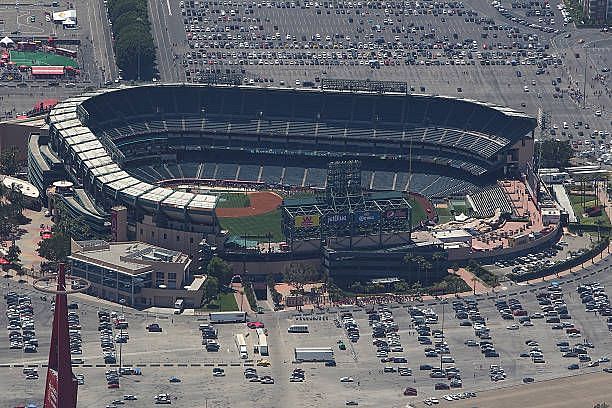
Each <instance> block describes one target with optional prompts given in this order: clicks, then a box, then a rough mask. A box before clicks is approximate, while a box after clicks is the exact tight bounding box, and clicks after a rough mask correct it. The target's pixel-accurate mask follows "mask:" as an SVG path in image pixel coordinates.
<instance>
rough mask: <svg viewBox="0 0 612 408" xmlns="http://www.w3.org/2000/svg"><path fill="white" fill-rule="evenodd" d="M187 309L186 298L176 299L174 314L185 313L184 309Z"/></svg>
mask: <svg viewBox="0 0 612 408" xmlns="http://www.w3.org/2000/svg"><path fill="white" fill-rule="evenodd" d="M184 309H185V300H183V299H180V298H179V299H176V302H174V314H181V313H183V310H184Z"/></svg>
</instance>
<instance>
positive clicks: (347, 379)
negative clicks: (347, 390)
mask: <svg viewBox="0 0 612 408" xmlns="http://www.w3.org/2000/svg"><path fill="white" fill-rule="evenodd" d="M353 381H355V380H354V379H353V377H341V378H340V382H353Z"/></svg>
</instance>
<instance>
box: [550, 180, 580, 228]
mask: <svg viewBox="0 0 612 408" xmlns="http://www.w3.org/2000/svg"><path fill="white" fill-rule="evenodd" d="M553 191H554V192H555V198H556V199H557V201H558V202H559V204H561V207H563V209H564V210H565V211H567V214H568V216H569V222H578V219H577V218H576V214H574V207H572V203H571V202H570V199H569V197H568V196H567V191H565V186H563V184H553Z"/></svg>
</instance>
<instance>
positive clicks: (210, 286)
mask: <svg viewBox="0 0 612 408" xmlns="http://www.w3.org/2000/svg"><path fill="white" fill-rule="evenodd" d="M202 289H203V291H204V294H203V296H204V301H205V302H209V301H210V300H211V299H213V298H214V297H215V296H217V295H218V294H219V280H218V279H217V278H215V277H214V276H207V277H206V280H205V281H204V286H203V288H202Z"/></svg>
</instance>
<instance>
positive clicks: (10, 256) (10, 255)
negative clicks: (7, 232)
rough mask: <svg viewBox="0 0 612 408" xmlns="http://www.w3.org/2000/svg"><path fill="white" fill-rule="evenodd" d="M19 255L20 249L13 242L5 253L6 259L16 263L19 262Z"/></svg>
mask: <svg viewBox="0 0 612 408" xmlns="http://www.w3.org/2000/svg"><path fill="white" fill-rule="evenodd" d="M19 255H21V249H20V248H19V247H18V246H17V245H15V243H14V242H13V245H11V246H10V247H9V249H8V251H7V253H6V260H7V261H9V262H10V263H12V264H14V265H17V264H18V263H19Z"/></svg>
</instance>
